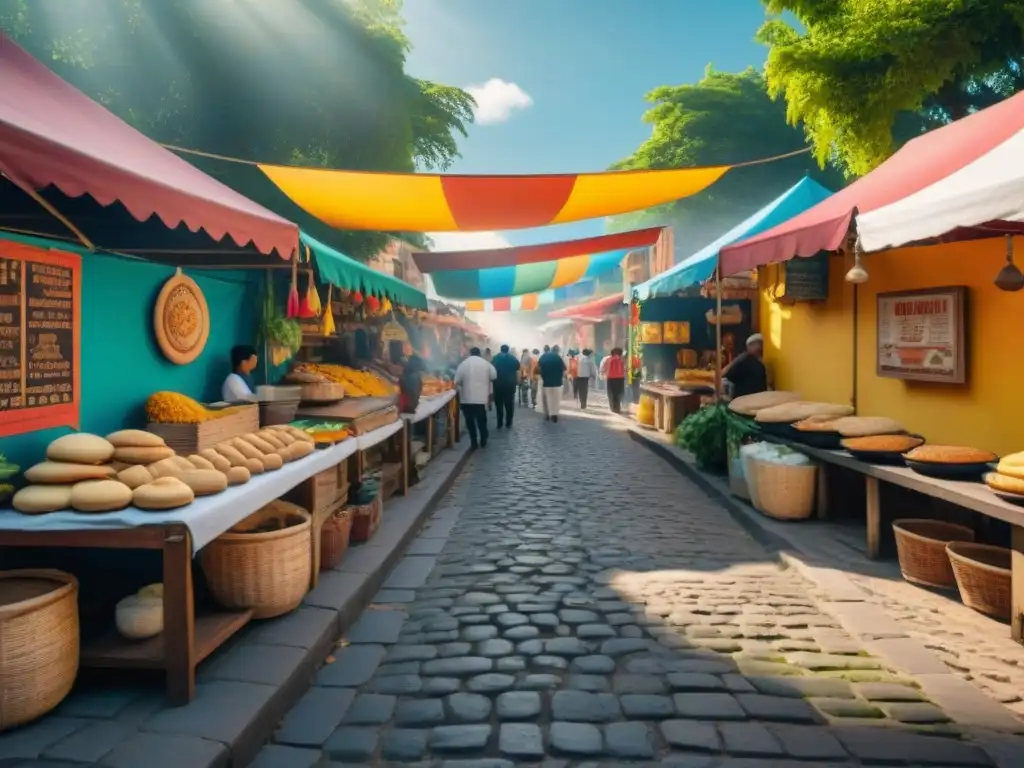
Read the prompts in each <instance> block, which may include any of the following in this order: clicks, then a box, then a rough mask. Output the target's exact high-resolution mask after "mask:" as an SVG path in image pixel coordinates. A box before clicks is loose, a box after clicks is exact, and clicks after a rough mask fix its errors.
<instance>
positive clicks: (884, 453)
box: [840, 434, 925, 467]
mask: <svg viewBox="0 0 1024 768" xmlns="http://www.w3.org/2000/svg"><path fill="white" fill-rule="evenodd" d="M924 442H925V439H924V438H923V437H922V436H921V435H908V434H897V435H870V436H866V437H844V438H843V439H842V440H841V441H840V447H841V448H842V449H843V450H845V451H846V452H847V453H848V454H850V455H851V456H853V458H855V459H857V460H858V461H863V462H865V463H867V464H890V465H893V466H899V467H902V466H905V465H906V463H907V462H906V459H904V458H903V454H905V453H907V452H908V451H912V450H913V449H914V448H917V447H919V446H922V445H924Z"/></svg>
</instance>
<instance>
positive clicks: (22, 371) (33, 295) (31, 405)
mask: <svg viewBox="0 0 1024 768" xmlns="http://www.w3.org/2000/svg"><path fill="white" fill-rule="evenodd" d="M81 305H82V297H81V259H80V258H79V257H78V256H75V255H73V254H67V253H63V252H59V251H47V250H43V249H40V248H33V247H30V246H27V245H21V244H18V243H10V242H6V241H2V240H0V437H3V436H7V435H15V434H20V433H23V432H32V431H35V430H39V429H47V428H49V427H57V426H71V427H77V426H78V410H79V399H80V391H79V390H80V383H79V366H80V359H79V355H80V351H79V347H80V344H79V334H80V329H81V311H82V306H81Z"/></svg>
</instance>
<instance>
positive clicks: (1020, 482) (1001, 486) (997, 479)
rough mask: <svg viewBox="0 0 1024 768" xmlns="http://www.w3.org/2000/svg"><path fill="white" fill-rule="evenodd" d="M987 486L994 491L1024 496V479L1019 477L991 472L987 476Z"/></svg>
mask: <svg viewBox="0 0 1024 768" xmlns="http://www.w3.org/2000/svg"><path fill="white" fill-rule="evenodd" d="M985 485H987V486H988V487H989V488H991V489H992V490H994V491H1001V492H1002V493H1013V494H1016V495H1018V496H1024V479H1022V478H1019V477H1011V476H1010V475H1004V474H1002V473H1001V472H989V473H988V474H987V475H985Z"/></svg>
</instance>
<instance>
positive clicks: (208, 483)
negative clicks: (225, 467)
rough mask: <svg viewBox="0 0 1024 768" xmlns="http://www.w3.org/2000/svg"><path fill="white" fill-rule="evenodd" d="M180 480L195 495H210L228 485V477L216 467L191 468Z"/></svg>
mask: <svg viewBox="0 0 1024 768" xmlns="http://www.w3.org/2000/svg"><path fill="white" fill-rule="evenodd" d="M181 481H182V482H183V483H185V485H187V486H188V487H189V488H191V489H192V493H194V494H195V495H196V496H212V495H213V494H215V493H220V492H221V491H223V490H224V489H225V488H227V487H228V478H227V476H226V475H225V474H224V473H223V472H218V471H217V470H216V469H193V470H190V471H188V472H186V473H185V474H183V475H182V476H181Z"/></svg>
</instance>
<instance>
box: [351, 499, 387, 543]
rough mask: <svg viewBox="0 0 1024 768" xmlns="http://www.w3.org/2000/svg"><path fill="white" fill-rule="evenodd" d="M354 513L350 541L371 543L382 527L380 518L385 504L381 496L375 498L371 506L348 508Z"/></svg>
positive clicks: (363, 505) (362, 505)
mask: <svg viewBox="0 0 1024 768" xmlns="http://www.w3.org/2000/svg"><path fill="white" fill-rule="evenodd" d="M346 509H348V511H349V512H351V513H352V530H351V531H350V532H349V541H352V542H361V541H369V540H370V538H371V537H372V536H373V534H375V533H376V532H377V527H378V526H379V525H380V517H381V514H382V513H383V511H384V502H383V501H381V498H380V496H376V497H374V499H373V501H371V502H370V503H369V504H361V505H358V506H357V505H353V506H350V507H346Z"/></svg>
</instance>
